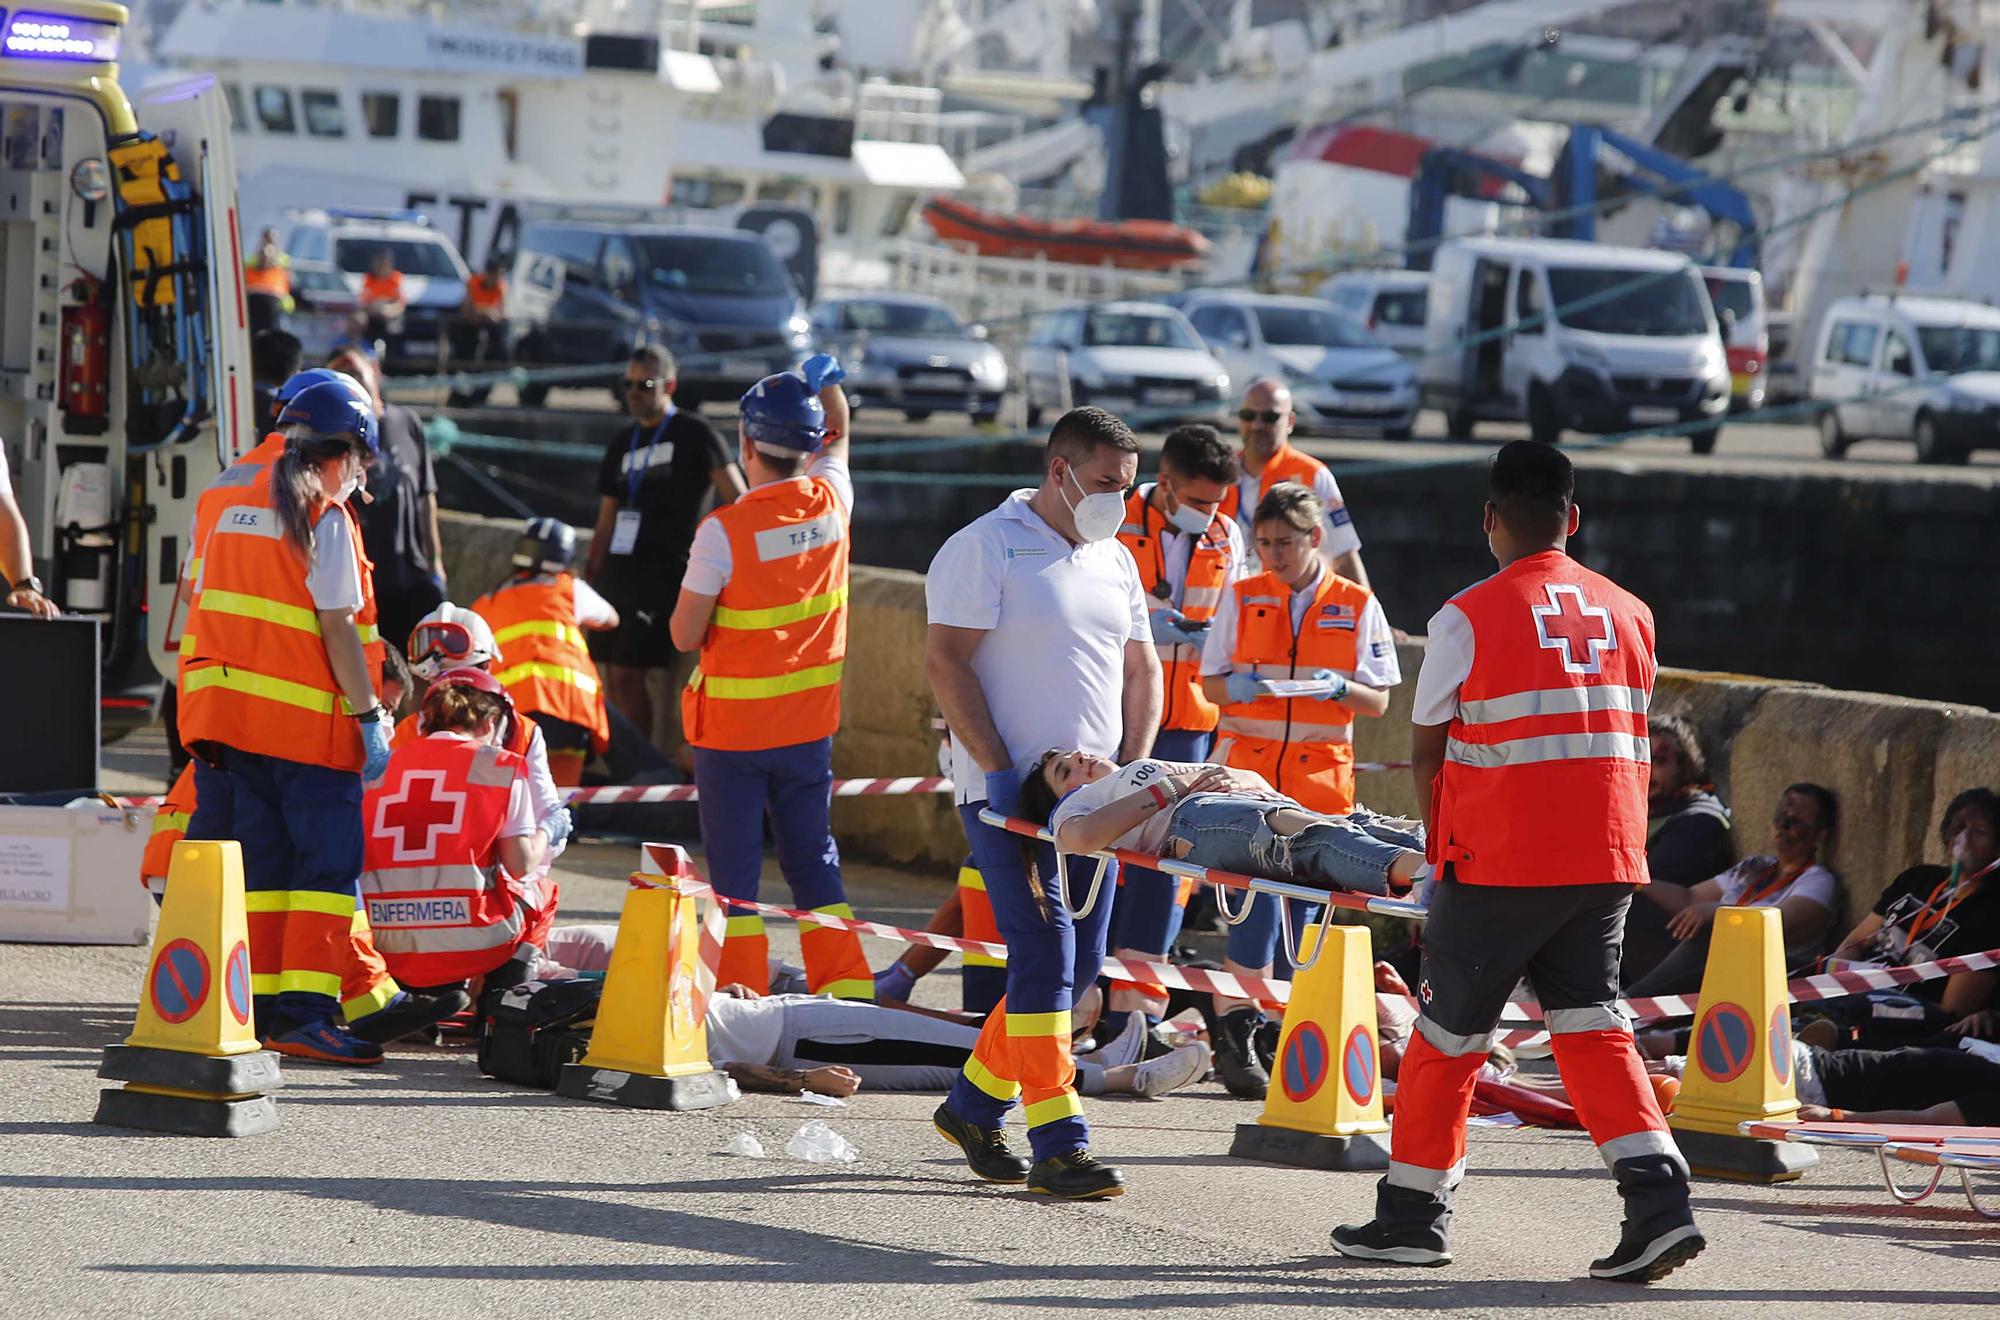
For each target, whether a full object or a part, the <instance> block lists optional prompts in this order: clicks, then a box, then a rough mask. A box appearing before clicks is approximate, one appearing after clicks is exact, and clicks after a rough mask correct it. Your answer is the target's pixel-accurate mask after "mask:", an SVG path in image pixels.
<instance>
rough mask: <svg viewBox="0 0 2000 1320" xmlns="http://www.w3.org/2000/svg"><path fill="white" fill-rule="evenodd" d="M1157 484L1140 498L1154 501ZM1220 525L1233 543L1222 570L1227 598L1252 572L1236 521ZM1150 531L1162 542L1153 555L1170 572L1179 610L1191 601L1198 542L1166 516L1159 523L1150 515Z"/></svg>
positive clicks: (1167, 575)
mask: <svg viewBox="0 0 2000 1320" xmlns="http://www.w3.org/2000/svg"><path fill="white" fill-rule="evenodd" d="M1156 484H1157V483H1155V482H1148V483H1147V484H1145V485H1143V486H1141V487H1139V494H1140V495H1142V496H1144V497H1145V498H1146V499H1148V500H1151V499H1152V498H1153V488H1154V486H1155V485H1156ZM1153 512H1154V513H1157V512H1158V511H1157V510H1154V511H1153ZM1216 522H1217V524H1218V525H1219V526H1220V527H1221V528H1222V534H1223V536H1224V537H1225V538H1226V539H1227V540H1228V542H1229V562H1228V563H1227V564H1226V565H1224V566H1223V570H1222V592H1223V595H1225V596H1227V595H1228V594H1229V588H1230V587H1231V586H1233V585H1234V584H1235V583H1237V582H1238V581H1240V580H1241V579H1242V578H1243V577H1244V576H1245V575H1246V574H1248V572H1249V571H1250V570H1249V565H1248V563H1247V562H1246V556H1245V554H1244V552H1243V531H1242V529H1241V528H1239V527H1238V526H1237V525H1236V522H1235V520H1234V519H1232V518H1223V517H1220V516H1218V517H1217V519H1216ZM1146 531H1147V533H1148V534H1149V535H1152V536H1157V537H1158V538H1159V540H1158V541H1157V542H1156V543H1155V544H1156V545H1157V546H1158V549H1157V550H1155V551H1154V552H1153V553H1155V554H1158V555H1159V556H1160V565H1161V566H1162V567H1164V568H1165V570H1166V571H1165V573H1164V574H1163V576H1164V577H1165V578H1166V580H1167V586H1168V587H1169V588H1170V589H1172V591H1173V593H1174V595H1173V600H1174V604H1175V606H1176V607H1180V606H1181V605H1182V604H1183V603H1184V602H1185V601H1186V600H1187V575H1188V565H1189V563H1191V562H1192V561H1193V559H1194V546H1195V541H1196V540H1197V539H1198V538H1197V537H1195V536H1194V535H1192V534H1190V533H1188V532H1184V531H1182V530H1181V529H1180V528H1178V527H1176V526H1174V525H1173V524H1172V523H1170V522H1168V521H1167V520H1166V515H1164V514H1160V515H1159V517H1158V519H1157V521H1156V520H1155V519H1154V517H1153V516H1152V514H1150V513H1149V514H1148V516H1147V519H1146ZM1204 534H1205V533H1204ZM1148 604H1151V602H1150V601H1149V602H1148Z"/></svg>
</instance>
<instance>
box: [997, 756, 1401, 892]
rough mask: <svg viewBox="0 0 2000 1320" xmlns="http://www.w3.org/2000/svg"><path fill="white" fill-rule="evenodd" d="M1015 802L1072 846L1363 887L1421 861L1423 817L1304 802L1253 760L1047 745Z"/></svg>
mask: <svg viewBox="0 0 2000 1320" xmlns="http://www.w3.org/2000/svg"><path fill="white" fill-rule="evenodd" d="M1021 810H1022V812H1023V813H1024V814H1025V815H1026V816H1027V818H1028V819H1030V820H1046V821H1048V822H1049V828H1050V830H1051V831H1052V832H1053V833H1054V834H1055V836H1056V846H1057V847H1058V848H1059V849H1060V850H1061V851H1063V852H1068V853H1093V852H1097V851H1099V850H1100V849H1104V848H1126V849H1130V850H1132V851H1134V852H1140V853H1147V854H1151V855H1153V856H1159V857H1171V858H1178V859H1180V860H1182V861H1186V862H1190V863H1193V864H1194V865H1197V866H1207V867H1214V868H1216V869H1218V870H1224V871H1234V872H1237V873H1239V874H1244V875H1252V876H1258V877H1261V878H1263V879H1266V880H1282V881H1287V882H1291V883H1297V884H1304V885H1310V886H1314V887H1318V888H1323V889H1339V890H1349V891H1353V892H1356V893H1364V894H1376V895H1385V894H1403V893H1407V892H1408V891H1409V889H1410V887H1411V886H1412V885H1413V884H1414V883H1415V882H1416V880H1417V879H1418V878H1419V871H1420V870H1421V869H1422V868H1423V865H1424V854H1423V837H1422V830H1421V827H1419V826H1416V825H1415V824H1414V823H1413V822H1409V821H1398V820H1394V819H1392V818H1390V817H1387V816H1381V815H1378V814H1376V813H1375V812H1372V811H1368V810H1366V809H1357V810H1355V811H1354V812H1352V813H1350V814H1349V815H1346V816H1326V815H1322V814H1321V813H1319V812H1316V811H1308V810H1307V809H1306V808H1304V807H1302V806H1300V805H1299V804H1298V803H1297V802H1295V801H1293V800H1292V799H1291V798H1289V797H1286V796H1285V795H1284V794H1283V793H1280V792H1278V791H1277V790H1276V789H1274V788H1272V787H1271V785H1270V784H1269V783H1268V782H1267V781H1266V780H1265V779H1264V777H1263V776H1262V775H1260V774H1258V773H1256V772H1255V771H1252V770H1234V769H1231V768H1229V767H1227V766H1220V765H1195V764H1192V763H1189V762H1184V761H1158V760H1154V759H1152V758H1151V757H1141V758H1140V759H1138V760H1136V761H1133V762H1131V763H1130V764H1129V765H1125V766H1122V767H1121V766H1119V765H1118V764H1117V763H1116V762H1114V761H1111V760H1109V759H1108V758H1106V757H1102V756H1093V755H1091V754H1090V753H1089V752H1081V751H1065V750H1063V749H1060V748H1056V749H1052V750H1050V751H1048V752H1045V753H1043V755H1042V757H1041V759H1040V760H1038V761H1037V762H1036V763H1035V767H1034V770H1033V771H1032V772H1031V773H1030V774H1029V775H1028V777H1027V781H1026V782H1025V783H1024V784H1023V785H1022V788H1021Z"/></svg>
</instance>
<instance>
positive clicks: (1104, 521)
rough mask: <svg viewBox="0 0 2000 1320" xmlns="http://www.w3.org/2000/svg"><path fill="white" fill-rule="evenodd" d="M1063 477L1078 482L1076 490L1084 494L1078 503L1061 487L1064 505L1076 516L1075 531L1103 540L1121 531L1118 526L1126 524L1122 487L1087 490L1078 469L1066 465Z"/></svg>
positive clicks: (1089, 538) (1069, 481)
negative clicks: (1118, 488) (1089, 492)
mask: <svg viewBox="0 0 2000 1320" xmlns="http://www.w3.org/2000/svg"><path fill="white" fill-rule="evenodd" d="M1063 481H1064V482H1065V483H1072V482H1073V483H1075V485H1076V489H1077V493H1078V494H1079V495H1082V496H1083V498H1082V499H1080V500H1078V501H1077V502H1076V503H1074V504H1071V503H1070V502H1069V496H1068V495H1067V494H1066V493H1064V492H1063V491H1061V490H1058V491H1057V492H1056V494H1057V495H1059V496H1061V497H1062V502H1063V505H1064V507H1066V508H1067V509H1068V510H1069V513H1070V517H1071V518H1073V519H1075V520H1076V534H1077V535H1078V536H1080V537H1082V538H1083V539H1084V540H1085V541H1103V540H1107V539H1109V538H1110V537H1113V536H1116V535H1118V529H1119V528H1120V527H1122V526H1124V524H1125V496H1124V494H1123V493H1122V492H1120V491H1115V490H1105V491H1099V492H1098V493H1097V494H1095V495H1091V494H1087V493H1085V492H1084V489H1083V483H1082V482H1081V481H1077V479H1076V469H1075V468H1072V467H1070V466H1068V465H1067V464H1065V465H1064V467H1063Z"/></svg>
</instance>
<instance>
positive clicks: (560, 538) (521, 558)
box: [514, 518, 576, 573]
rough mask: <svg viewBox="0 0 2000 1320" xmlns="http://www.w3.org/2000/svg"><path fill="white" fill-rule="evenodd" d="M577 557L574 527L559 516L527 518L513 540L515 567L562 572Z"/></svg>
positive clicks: (545, 571) (544, 571)
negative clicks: (519, 532) (523, 526)
mask: <svg viewBox="0 0 2000 1320" xmlns="http://www.w3.org/2000/svg"><path fill="white" fill-rule="evenodd" d="M575 558H576V531H575V529H574V528H572V527H571V526H570V525H569V524H568V523H566V522H564V521H563V520H562V519H560V518H530V519H529V520H528V525H527V526H526V527H525V528H523V529H522V530H521V535H520V536H519V537H518V538H517V539H516V540H515V542H514V567H516V568H525V569H536V570H539V571H540V572H543V573H561V572H563V571H564V570H565V569H567V568H568V567H569V566H570V563H571V561H573V560H574V559H575Z"/></svg>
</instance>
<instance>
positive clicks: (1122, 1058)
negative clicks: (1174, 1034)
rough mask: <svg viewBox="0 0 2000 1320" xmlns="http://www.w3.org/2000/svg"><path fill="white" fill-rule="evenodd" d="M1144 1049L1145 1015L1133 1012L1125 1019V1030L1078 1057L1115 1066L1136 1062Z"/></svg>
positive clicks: (1106, 1065) (1104, 1065)
mask: <svg viewBox="0 0 2000 1320" xmlns="http://www.w3.org/2000/svg"><path fill="white" fill-rule="evenodd" d="M1145 1049H1146V1015H1145V1014H1144V1013H1133V1014H1131V1015H1129V1016H1128V1017H1126V1019H1125V1030H1123V1031H1121V1032H1119V1033H1118V1035H1117V1037H1116V1038H1115V1039H1113V1040H1110V1041H1107V1042H1105V1043H1104V1044H1102V1045H1100V1046H1098V1047H1097V1048H1096V1049H1095V1050H1092V1051H1091V1052H1090V1053H1089V1054H1084V1055H1080V1056H1078V1057H1080V1058H1083V1059H1086V1060H1088V1061H1089V1062H1091V1063H1095V1064H1099V1065H1101V1066H1103V1067H1106V1068H1116V1067H1118V1066H1119V1065H1121V1064H1127V1063H1137V1062H1139V1056H1140V1055H1141V1054H1143V1053H1144V1052H1145Z"/></svg>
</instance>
